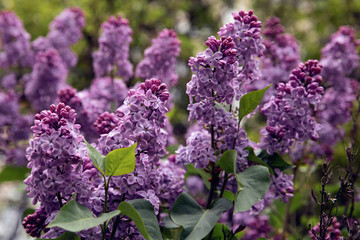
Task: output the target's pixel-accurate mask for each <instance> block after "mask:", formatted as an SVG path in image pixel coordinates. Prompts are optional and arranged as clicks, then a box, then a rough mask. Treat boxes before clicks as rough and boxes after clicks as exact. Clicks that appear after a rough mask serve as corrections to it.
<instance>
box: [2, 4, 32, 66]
mask: <svg viewBox="0 0 360 240" xmlns="http://www.w3.org/2000/svg"><path fill="white" fill-rule="evenodd" d="M0 39H1V41H0V43H1V44H0V67H2V68H9V67H11V66H15V67H20V66H21V67H29V66H31V65H32V63H31V61H32V56H33V53H32V51H31V44H30V34H29V33H28V32H26V30H25V29H24V26H23V24H22V22H21V21H20V19H19V18H18V17H17V16H16V15H15V14H14V13H13V12H10V11H2V12H1V13H0Z"/></svg>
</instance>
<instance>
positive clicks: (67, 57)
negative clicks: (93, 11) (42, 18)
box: [32, 7, 85, 68]
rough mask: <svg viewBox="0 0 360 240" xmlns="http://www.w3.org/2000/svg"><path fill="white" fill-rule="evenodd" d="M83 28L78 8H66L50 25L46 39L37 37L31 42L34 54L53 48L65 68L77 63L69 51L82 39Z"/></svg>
mask: <svg viewBox="0 0 360 240" xmlns="http://www.w3.org/2000/svg"><path fill="white" fill-rule="evenodd" d="M84 26H85V15H84V13H83V11H82V10H81V9H80V8H77V7H73V8H67V9H65V10H64V11H63V12H61V13H60V14H59V15H58V16H56V17H55V19H54V20H53V21H52V22H51V23H50V27H49V33H48V34H47V36H46V37H38V38H37V39H35V40H34V42H33V44H32V45H33V49H34V51H35V52H36V53H38V52H41V51H46V50H47V49H49V48H55V49H56V50H57V51H58V52H59V55H60V57H61V59H62V60H63V62H64V64H65V66H66V67H67V68H70V67H73V66H75V65H76V63H77V60H78V59H77V56H76V54H75V53H74V52H73V51H72V50H71V48H70V47H71V45H73V44H75V43H76V42H77V41H79V40H80V38H81V37H82V29H83V28H84Z"/></svg>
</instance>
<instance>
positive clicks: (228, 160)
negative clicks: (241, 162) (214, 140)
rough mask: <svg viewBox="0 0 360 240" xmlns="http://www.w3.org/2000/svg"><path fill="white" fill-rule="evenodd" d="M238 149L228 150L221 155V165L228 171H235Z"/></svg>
mask: <svg viewBox="0 0 360 240" xmlns="http://www.w3.org/2000/svg"><path fill="white" fill-rule="evenodd" d="M236 159H237V151H236V150H227V151H225V152H224V153H223V155H222V156H221V157H220V160H219V165H220V167H221V168H222V169H223V170H224V171H225V172H226V173H227V174H229V173H234V171H235V170H234V166H235V164H236Z"/></svg>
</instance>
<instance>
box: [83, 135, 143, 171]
mask: <svg viewBox="0 0 360 240" xmlns="http://www.w3.org/2000/svg"><path fill="white" fill-rule="evenodd" d="M84 141H85V143H86V146H87V149H88V153H89V156H90V158H91V161H92V162H93V163H94V165H95V167H96V168H97V169H98V170H99V171H100V172H101V174H102V175H103V176H121V175H124V174H128V173H131V172H133V171H134V169H135V149H136V146H137V143H135V144H133V145H132V146H130V147H127V148H119V149H115V150H113V151H111V152H109V153H108V154H107V155H106V156H103V155H102V154H101V153H99V152H98V150H96V149H95V148H94V147H93V146H91V145H90V144H89V143H88V142H87V141H86V140H85V139H84Z"/></svg>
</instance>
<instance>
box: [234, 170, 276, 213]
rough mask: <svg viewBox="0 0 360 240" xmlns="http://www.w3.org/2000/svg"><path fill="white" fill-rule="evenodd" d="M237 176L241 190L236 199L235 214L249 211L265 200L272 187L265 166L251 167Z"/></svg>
mask: <svg viewBox="0 0 360 240" xmlns="http://www.w3.org/2000/svg"><path fill="white" fill-rule="evenodd" d="M235 176H236V179H237V182H238V188H239V190H238V192H237V194H236V197H235V204H234V214H236V213H238V212H243V211H247V210H249V209H250V208H251V207H252V206H253V205H254V204H255V203H257V202H258V201H260V200H261V199H262V198H264V196H265V193H266V192H267V191H268V189H269V187H270V174H269V169H268V168H267V167H264V166H260V165H257V166H251V167H249V168H247V169H245V170H244V171H243V172H240V173H236V174H235Z"/></svg>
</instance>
